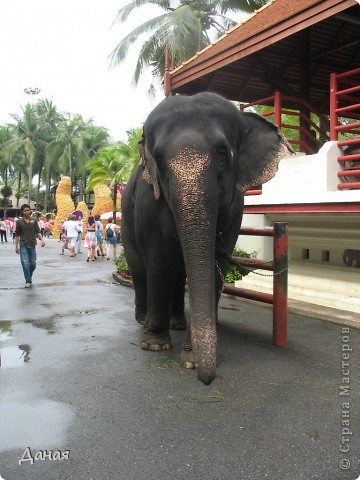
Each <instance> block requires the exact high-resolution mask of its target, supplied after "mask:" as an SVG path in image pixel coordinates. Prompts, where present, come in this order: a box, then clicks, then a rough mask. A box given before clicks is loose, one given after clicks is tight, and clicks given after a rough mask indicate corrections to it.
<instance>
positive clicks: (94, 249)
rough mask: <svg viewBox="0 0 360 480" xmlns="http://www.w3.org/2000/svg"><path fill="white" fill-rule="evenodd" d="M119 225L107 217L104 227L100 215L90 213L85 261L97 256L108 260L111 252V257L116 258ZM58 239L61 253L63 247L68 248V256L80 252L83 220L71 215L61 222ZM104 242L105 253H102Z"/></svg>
mask: <svg viewBox="0 0 360 480" xmlns="http://www.w3.org/2000/svg"><path fill="white" fill-rule="evenodd" d="M119 229H120V228H119V227H118V226H117V225H116V224H115V223H113V219H112V218H109V219H108V222H107V225H106V226H105V227H104V226H103V224H102V222H101V221H100V215H95V216H93V215H90V216H89V218H88V222H87V224H86V236H85V248H86V249H87V259H86V261H87V262H90V260H91V261H93V262H95V261H96V260H97V258H98V257H105V256H106V259H107V260H110V255H111V252H112V255H113V258H114V260H115V258H116V246H117V234H118V232H119ZM59 230H60V232H61V233H60V240H61V241H62V243H63V244H62V248H61V255H63V254H64V251H65V249H69V251H70V257H75V256H76V255H77V254H79V253H82V252H81V240H82V231H83V222H82V221H81V219H80V220H76V217H75V215H71V216H70V218H69V220H67V221H66V222H61V226H60V227H59ZM104 244H105V246H106V254H105V253H104Z"/></svg>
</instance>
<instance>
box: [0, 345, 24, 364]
mask: <svg viewBox="0 0 360 480" xmlns="http://www.w3.org/2000/svg"><path fill="white" fill-rule="evenodd" d="M30 351H31V347H30V345H19V346H17V345H16V346H12V347H3V348H0V368H1V369H2V370H6V369H7V368H14V367H21V366H22V365H24V363H25V362H28V361H29V360H30V355H29V354H30Z"/></svg>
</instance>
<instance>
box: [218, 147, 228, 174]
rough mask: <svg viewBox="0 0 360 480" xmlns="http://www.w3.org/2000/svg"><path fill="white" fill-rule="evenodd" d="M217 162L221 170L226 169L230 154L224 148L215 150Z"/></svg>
mask: <svg viewBox="0 0 360 480" xmlns="http://www.w3.org/2000/svg"><path fill="white" fill-rule="evenodd" d="M215 162H216V166H217V168H218V169H219V170H224V168H226V166H227V164H228V154H227V151H226V150H225V149H224V148H219V149H217V150H216V152H215Z"/></svg>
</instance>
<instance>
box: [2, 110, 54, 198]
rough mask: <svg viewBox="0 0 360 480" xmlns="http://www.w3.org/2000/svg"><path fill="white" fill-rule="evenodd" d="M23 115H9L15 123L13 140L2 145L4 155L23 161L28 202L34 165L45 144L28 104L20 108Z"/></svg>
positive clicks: (35, 117) (36, 119)
mask: <svg viewBox="0 0 360 480" xmlns="http://www.w3.org/2000/svg"><path fill="white" fill-rule="evenodd" d="M22 111H23V115H22V116H19V115H15V114H11V116H12V118H13V119H14V120H15V121H16V124H15V125H14V138H13V139H11V140H9V141H8V142H6V143H5V144H4V148H5V153H6V154H7V155H9V156H11V157H14V156H22V157H23V158H24V160H25V164H26V168H27V174H28V182H29V185H28V202H29V203H30V201H31V194H32V179H33V174H34V170H33V168H34V163H35V161H36V160H38V158H39V156H40V151H41V150H42V149H43V148H45V146H46V142H45V141H44V140H43V138H42V131H41V128H40V124H39V122H38V118H37V116H36V112H35V110H34V107H33V105H30V104H29V103H28V104H27V105H26V106H25V107H23V108H22Z"/></svg>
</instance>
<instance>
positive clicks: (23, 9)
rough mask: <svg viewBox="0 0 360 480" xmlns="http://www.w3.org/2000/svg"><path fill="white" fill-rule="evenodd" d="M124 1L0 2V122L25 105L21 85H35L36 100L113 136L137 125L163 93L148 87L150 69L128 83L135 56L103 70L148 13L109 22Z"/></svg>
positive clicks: (116, 137)
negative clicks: (154, 92)
mask: <svg viewBox="0 0 360 480" xmlns="http://www.w3.org/2000/svg"><path fill="white" fill-rule="evenodd" d="M127 3H129V1H128V0H0V52H1V55H0V58H1V66H2V68H1V71H2V75H1V80H0V125H4V124H6V123H8V122H11V121H12V118H11V117H10V115H9V114H10V113H15V114H19V115H21V113H22V110H21V107H23V106H24V105H26V103H28V102H31V96H29V95H27V94H26V93H25V92H24V88H29V87H32V88H34V87H37V88H40V89H41V92H40V93H39V95H37V96H34V98H33V100H34V103H35V102H36V100H38V99H40V98H41V99H45V98H47V99H51V100H52V101H53V103H54V104H55V105H56V107H57V109H58V111H60V112H69V113H72V114H76V113H77V114H80V115H82V117H83V118H84V120H85V121H87V120H90V119H91V118H92V119H93V121H94V124H95V125H97V126H104V127H106V128H107V129H108V130H109V133H110V134H111V136H112V137H113V139H114V140H126V131H127V130H129V129H130V128H136V127H139V126H141V125H142V123H143V122H144V121H145V120H146V117H147V115H148V114H149V113H150V111H151V110H152V109H153V108H154V107H155V106H156V105H157V104H158V103H159V102H160V101H161V100H162V99H163V98H164V96H163V93H162V92H159V95H157V96H156V98H155V99H153V98H151V97H149V95H148V93H147V89H148V87H149V85H150V83H151V74H150V72H149V75H147V76H146V77H145V78H144V79H142V80H141V82H140V84H139V86H138V87H136V88H135V87H133V86H132V76H133V72H134V69H135V63H136V59H137V50H136V49H135V48H133V49H132V50H131V51H130V53H131V55H130V57H131V58H129V59H128V60H126V61H125V62H124V63H122V64H120V65H119V66H117V67H115V68H110V62H109V58H108V57H109V55H110V53H111V52H112V50H113V49H114V48H115V46H116V45H117V43H118V41H119V40H120V39H121V38H123V36H124V35H125V34H126V33H128V32H129V31H130V30H132V29H133V28H134V27H135V26H136V25H138V24H140V23H143V22H144V21H145V20H146V19H147V18H149V16H150V15H151V16H154V15H155V14H156V13H157V11H154V8H156V7H144V8H143V9H142V11H141V13H140V14H139V11H138V12H136V13H134V12H133V14H132V15H131V16H130V17H129V21H128V22H127V23H126V24H119V23H118V24H115V25H114V26H112V23H113V21H114V19H115V17H116V13H117V11H118V10H119V9H120V8H121V7H122V6H124V5H126V4H127Z"/></svg>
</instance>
